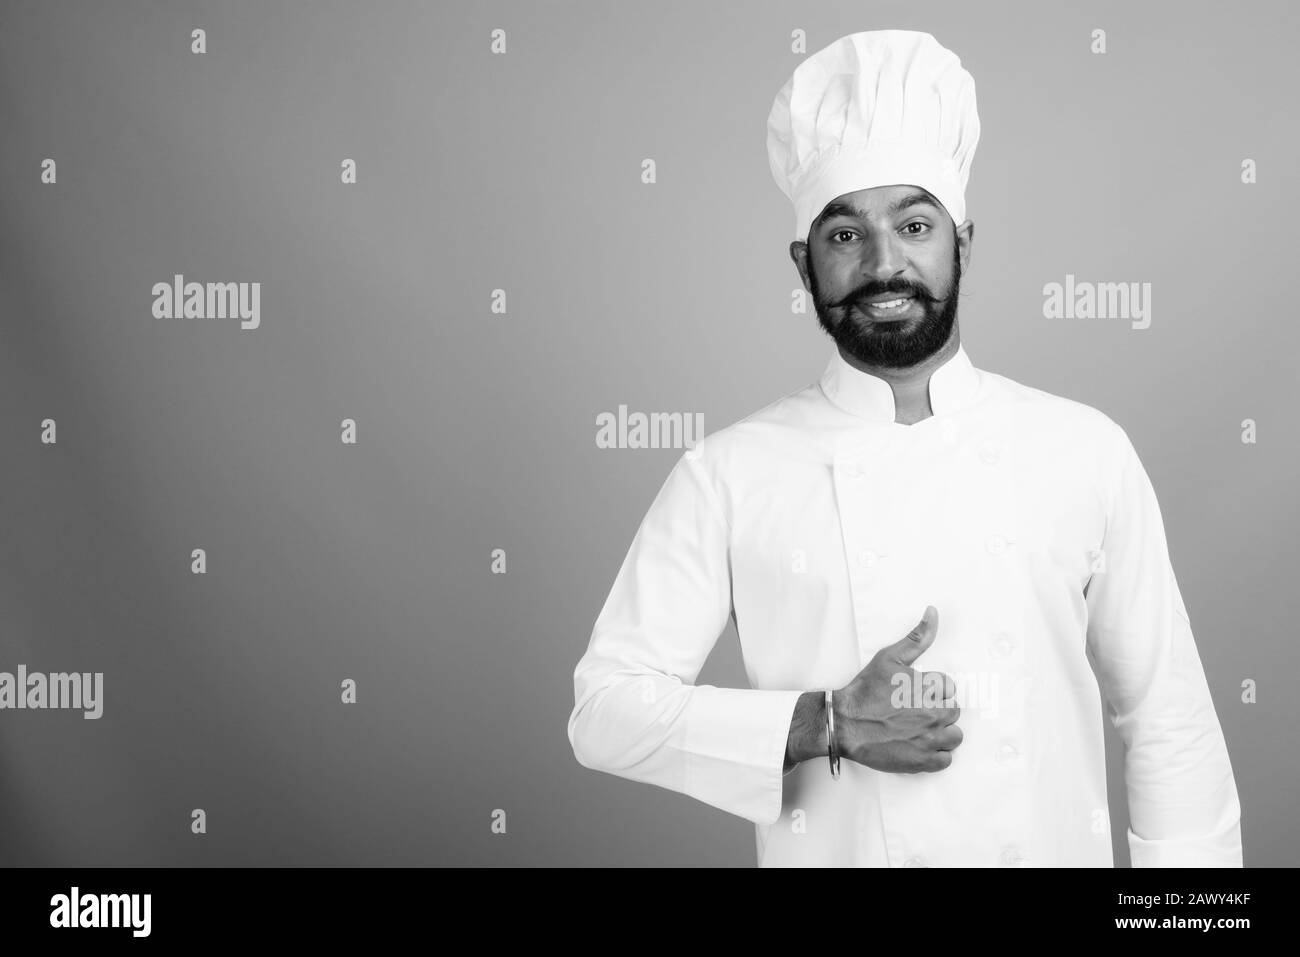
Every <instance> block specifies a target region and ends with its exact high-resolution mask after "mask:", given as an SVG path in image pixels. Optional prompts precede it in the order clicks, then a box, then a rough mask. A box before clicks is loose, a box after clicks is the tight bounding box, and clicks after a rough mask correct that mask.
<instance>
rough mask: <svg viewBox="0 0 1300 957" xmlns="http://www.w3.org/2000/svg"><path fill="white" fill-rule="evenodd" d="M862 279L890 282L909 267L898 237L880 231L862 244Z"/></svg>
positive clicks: (865, 280)
mask: <svg viewBox="0 0 1300 957" xmlns="http://www.w3.org/2000/svg"><path fill="white" fill-rule="evenodd" d="M862 246H863V251H862V279H863V281H864V282H877V283H888V282H889V281H890V280H892V279H894V278H895V277H896V276H898V274H899V273H901V272H902V271H903V270H904V269H906V268H907V259H906V257H905V256H904V254H903V250H902V247H901V245H900V244H899V242H898V238H897V237H896V236H894V235H893V234H892V233H889V232H885V231H878V234H877V235H876V236H873V237H872V238H871V241H870V242H866V243H863V244H862Z"/></svg>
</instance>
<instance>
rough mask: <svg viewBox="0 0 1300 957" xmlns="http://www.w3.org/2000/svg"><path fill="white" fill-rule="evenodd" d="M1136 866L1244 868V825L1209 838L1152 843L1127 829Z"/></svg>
mask: <svg viewBox="0 0 1300 957" xmlns="http://www.w3.org/2000/svg"><path fill="white" fill-rule="evenodd" d="M1127 834H1128V848H1129V855H1130V856H1131V857H1132V859H1133V866H1134V867H1241V866H1242V859H1241V822H1240V821H1239V820H1238V821H1234V822H1233V823H1232V825H1231V826H1230V827H1228V828H1226V829H1225V830H1223V831H1221V832H1219V833H1218V834H1213V835H1210V836H1209V837H1188V838H1174V839H1171V840H1164V841H1148V840H1145V839H1144V838H1141V837H1138V836H1137V835H1136V834H1134V833H1133V829H1132V828H1131V827H1130V828H1128V829H1127Z"/></svg>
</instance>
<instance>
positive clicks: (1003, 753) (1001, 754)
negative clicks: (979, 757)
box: [998, 744, 1020, 764]
mask: <svg viewBox="0 0 1300 957" xmlns="http://www.w3.org/2000/svg"><path fill="white" fill-rule="evenodd" d="M1018 757H1020V752H1019V751H1017V750H1016V747H1015V745H1013V744H1004V745H1002V747H1000V748H998V764H1006V763H1007V762H1008V761H1014V760H1015V759H1016V758H1018Z"/></svg>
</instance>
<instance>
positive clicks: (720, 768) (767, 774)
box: [686, 685, 803, 825]
mask: <svg viewBox="0 0 1300 957" xmlns="http://www.w3.org/2000/svg"><path fill="white" fill-rule="evenodd" d="M802 694H803V692H802V691H766V690H758V689H742V688H716V687H714V686H712V685H699V686H697V687H696V688H695V689H694V692H693V693H692V695H691V701H690V705H689V712H690V713H689V716H688V719H687V721H686V728H687V729H688V730H687V734H688V738H687V741H686V754H687V761H686V793H687V794H689V795H691V796H692V797H694V798H696V799H697V800H700V801H703V802H705V803H706V804H710V805H712V806H713V807H716V808H720V809H721V810H724V811H727V812H729V813H731V814H736V815H739V816H740V817H743V818H745V819H746V820H748V821H752V822H753V823H755V824H763V825H769V824H774V823H776V820H777V818H779V817H780V816H781V803H782V797H783V782H784V780H785V774H784V769H785V749H786V745H787V743H788V742H789V740H790V722H791V721H792V720H793V719H794V708H795V703H796V702H797V701H798V700H799V696H800V695H802Z"/></svg>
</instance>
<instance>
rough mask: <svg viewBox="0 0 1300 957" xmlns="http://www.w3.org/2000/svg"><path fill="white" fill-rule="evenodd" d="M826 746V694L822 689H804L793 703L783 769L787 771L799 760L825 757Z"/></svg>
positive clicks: (827, 743)
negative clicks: (792, 715)
mask: <svg viewBox="0 0 1300 957" xmlns="http://www.w3.org/2000/svg"><path fill="white" fill-rule="evenodd" d="M828 746H829V742H828V740H827V737H826V694H825V692H822V691H805V692H804V693H803V694H801V695H800V696H799V699H798V701H797V702H796V703H795V707H794V718H793V720H792V721H791V725H790V737H789V740H788V741H787V742H786V748H785V770H786V771H789V770H790V769H791V768H793V767H794V766H795V765H796V764H798V763H800V762H801V761H809V760H811V759H813V758H819V757H825V756H826V753H827V747H828Z"/></svg>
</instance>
